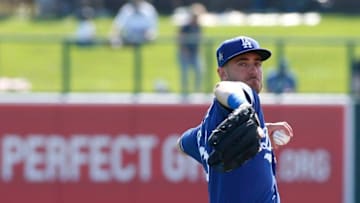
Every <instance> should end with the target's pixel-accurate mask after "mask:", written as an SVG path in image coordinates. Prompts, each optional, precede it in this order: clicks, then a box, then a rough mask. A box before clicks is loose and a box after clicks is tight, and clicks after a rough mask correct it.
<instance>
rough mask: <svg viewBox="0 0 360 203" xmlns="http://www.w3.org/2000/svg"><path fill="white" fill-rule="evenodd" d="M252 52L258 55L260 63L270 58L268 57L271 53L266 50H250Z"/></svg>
mask: <svg viewBox="0 0 360 203" xmlns="http://www.w3.org/2000/svg"><path fill="white" fill-rule="evenodd" d="M252 51H253V52H256V53H258V54H259V55H260V57H261V60H262V61H265V60H266V59H268V58H270V56H271V52H270V51H269V50H267V49H256V50H252ZM250 52H251V51H250Z"/></svg>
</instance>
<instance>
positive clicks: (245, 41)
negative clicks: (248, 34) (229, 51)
mask: <svg viewBox="0 0 360 203" xmlns="http://www.w3.org/2000/svg"><path fill="white" fill-rule="evenodd" d="M241 44H242V47H243V48H244V49H249V48H253V45H252V44H251V42H250V40H249V39H248V38H244V37H242V38H241Z"/></svg>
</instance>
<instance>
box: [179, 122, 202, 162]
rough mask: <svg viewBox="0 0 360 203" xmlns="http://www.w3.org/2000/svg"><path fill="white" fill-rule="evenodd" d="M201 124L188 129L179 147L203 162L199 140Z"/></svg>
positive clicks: (182, 136)
mask: <svg viewBox="0 0 360 203" xmlns="http://www.w3.org/2000/svg"><path fill="white" fill-rule="evenodd" d="M199 130H200V126H197V127H195V128H190V129H188V130H186V131H185V132H184V133H183V134H182V135H181V137H180V142H179V147H180V149H181V150H182V151H183V152H184V153H185V154H187V155H189V156H191V157H192V158H194V159H195V160H196V161H198V162H199V163H201V156H200V153H199V147H198V142H197V134H198V132H199Z"/></svg>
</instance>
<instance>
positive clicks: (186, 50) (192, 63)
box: [178, 10, 202, 93]
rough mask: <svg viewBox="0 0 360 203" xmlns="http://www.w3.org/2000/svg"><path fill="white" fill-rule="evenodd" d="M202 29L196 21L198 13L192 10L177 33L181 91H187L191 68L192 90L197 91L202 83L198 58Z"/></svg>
mask: <svg viewBox="0 0 360 203" xmlns="http://www.w3.org/2000/svg"><path fill="white" fill-rule="evenodd" d="M201 35H202V30H201V26H200V24H199V22H198V14H197V13H196V12H195V11H194V10H192V11H191V12H190V17H189V21H188V22H187V23H185V24H184V25H182V26H180V28H179V33H178V60H179V65H180V71H181V87H182V93H188V92H189V77H190V75H191V73H190V71H191V70H193V75H194V79H195V80H194V90H195V91H196V92H199V91H200V90H201V83H202V79H201V78H202V67H201V60H200V54H199V49H200V43H201V37H202V36H201Z"/></svg>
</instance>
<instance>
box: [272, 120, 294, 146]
mask: <svg viewBox="0 0 360 203" xmlns="http://www.w3.org/2000/svg"><path fill="white" fill-rule="evenodd" d="M265 125H266V127H267V129H268V133H269V136H270V140H271V144H272V146H273V147H274V148H275V149H277V148H278V147H279V146H280V145H279V144H277V142H276V141H275V140H274V133H275V131H281V132H282V133H283V134H284V135H285V136H288V138H289V140H290V139H291V138H292V137H293V136H294V132H293V129H292V127H291V125H290V124H289V123H288V122H286V121H282V122H276V123H266V124H265ZM285 144H287V142H286V143H285Z"/></svg>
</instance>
